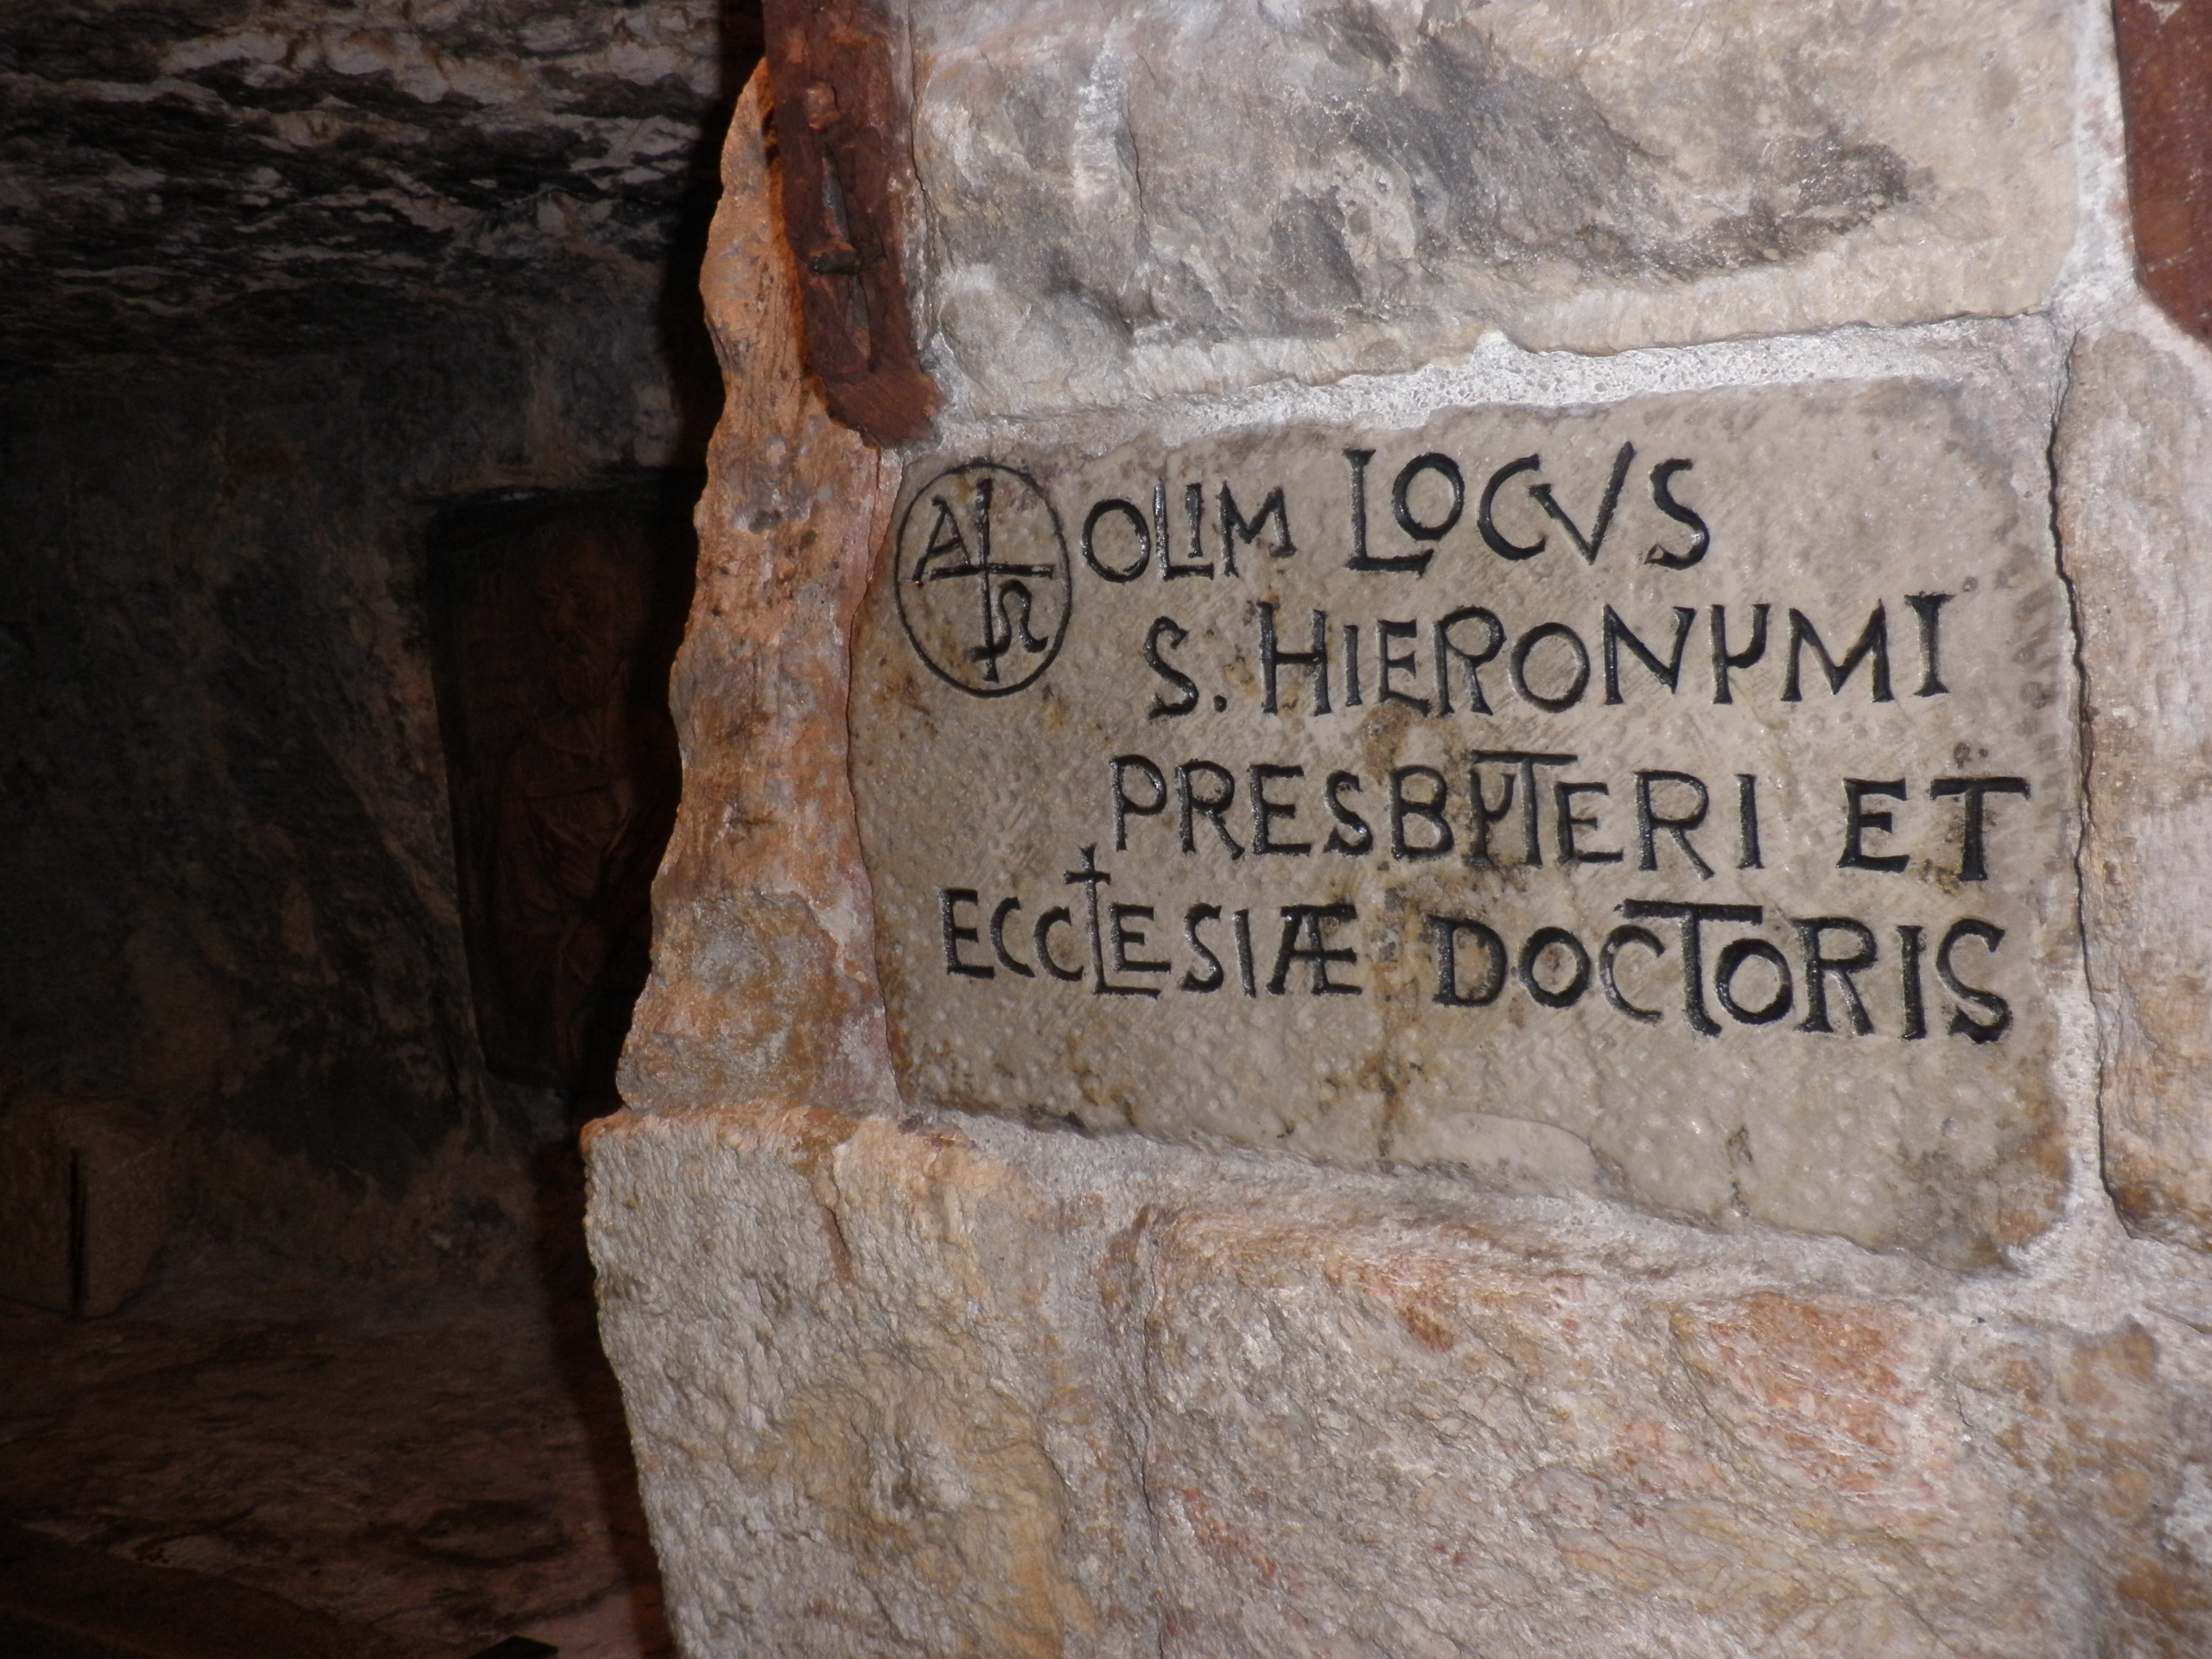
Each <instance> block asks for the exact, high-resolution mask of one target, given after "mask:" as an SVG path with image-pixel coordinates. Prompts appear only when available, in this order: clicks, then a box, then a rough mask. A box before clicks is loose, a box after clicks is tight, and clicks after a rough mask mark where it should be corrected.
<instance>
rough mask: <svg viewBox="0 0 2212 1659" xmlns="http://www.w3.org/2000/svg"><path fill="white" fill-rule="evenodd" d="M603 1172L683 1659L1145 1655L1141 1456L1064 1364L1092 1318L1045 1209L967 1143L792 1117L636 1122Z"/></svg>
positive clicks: (595, 1223) (807, 1115)
mask: <svg viewBox="0 0 2212 1659" xmlns="http://www.w3.org/2000/svg"><path fill="white" fill-rule="evenodd" d="M590 1153H591V1166H592V1181H593V1186H592V1211H591V1240H592V1250H593V1255H594V1260H595V1261H596V1262H597V1263H598V1266H599V1272H600V1281H599V1285H600V1289H599V1295H600V1306H601V1330H602V1332H603V1334H604V1339H605V1341H606V1343H607V1351H608V1352H609V1354H610V1355H612V1356H613V1357H614V1358H615V1361H616V1364H617V1367H618V1370H619V1371H620V1376H621V1377H622V1383H623V1396H624V1401H625V1404H626V1409H627V1411H628V1414H629V1418H630V1423H631V1427H632V1435H633V1437H634V1438H635V1440H636V1442H637V1445H638V1448H639V1469H640V1472H641V1474H642V1477H643V1481H644V1491H645V1501H646V1508H647V1511H648V1514H649V1516H650V1517H651V1520H652V1531H653V1540H654V1547H655V1548H656V1549H657V1551H658V1554H659V1557H660V1561H661V1567H662V1571H663V1573H664V1577H665V1579H666V1580H667V1584H668V1588H669V1593H670V1606H671V1613H672V1617H673V1622H674V1624H675V1627H676V1629H677V1632H678V1635H679V1637H680V1638H681V1639H682V1641H683V1643H684V1647H685V1650H686V1651H687V1652H689V1653H692V1654H696V1655H700V1656H706V1655H729V1656H733V1659H734V1656H737V1655H742V1654H753V1653H774V1654H779V1655H786V1656H793V1659H796V1656H800V1655H819V1656H822V1659H833V1656H834V1659H861V1656H868V1655H877V1654H881V1655H886V1656H888V1655H906V1654H912V1653H930V1654H964V1653H972V1654H992V1655H1001V1654H1003V1655H1032V1654H1033V1655H1039V1656H1043V1655H1047V1654H1051V1655H1059V1654H1071V1653H1101V1654H1103V1653H1114V1654H1122V1653H1135V1652H1137V1651H1139V1650H1141V1648H1142V1646H1143V1644H1142V1643H1135V1642H1133V1640H1132V1639H1131V1637H1132V1632H1133V1631H1134V1630H1139V1629H1141V1628H1142V1627H1143V1626H1144V1625H1145V1624H1146V1622H1147V1611H1146V1607H1145V1600H1146V1597H1145V1593H1144V1579H1145V1577H1146V1576H1147V1574H1146V1573H1145V1569H1146V1567H1147V1566H1148V1546H1147V1539H1146V1537H1145V1535H1144V1530H1143V1525H1142V1506H1141V1502H1140V1501H1139V1495H1138V1490H1137V1484H1136V1481H1135V1464H1134V1456H1135V1449H1134V1447H1133V1446H1132V1445H1131V1444H1130V1442H1129V1441H1128V1439H1127V1436H1126V1433H1125V1425H1124V1424H1123V1423H1122V1421H1121V1420H1120V1418H1119V1417H1118V1416H1117V1415H1116V1414H1115V1413H1114V1412H1113V1411H1111V1410H1110V1409H1109V1408H1108V1406H1107V1405H1106V1403H1105V1402H1104V1400H1103V1396H1102V1395H1101V1394H1100V1392H1099V1390H1100V1387H1101V1385H1102V1383H1104V1382H1105V1381H1106V1379H1105V1378H1104V1377H1103V1376H1102V1375H1101V1374H1100V1373H1099V1372H1098V1371H1097V1370H1096V1368H1095V1366H1092V1367H1086V1366H1085V1365H1084V1363H1082V1357H1080V1356H1071V1354H1070V1353H1069V1352H1068V1351H1067V1350H1068V1348H1069V1344H1070V1334H1071V1333H1070V1332H1067V1331H1066V1330H1065V1329H1063V1328H1062V1326H1063V1324H1064V1322H1065V1319H1067V1318H1068V1314H1067V1313H1066V1312H1065V1309H1066V1307H1067V1306H1068V1305H1070V1304H1071V1303H1073V1304H1075V1305H1076V1306H1077V1308H1078V1318H1080V1317H1081V1316H1082V1315H1083V1314H1087V1315H1088V1316H1089V1317H1090V1319H1092V1320H1093V1321H1094V1322H1095V1319H1096V1300H1095V1295H1094V1296H1091V1297H1090V1298H1088V1299H1086V1298H1085V1295H1084V1293H1085V1287H1084V1285H1083V1284H1082V1283H1081V1282H1080V1281H1076V1282H1069V1281H1066V1279H1065V1274H1066V1273H1067V1271H1068V1270H1069V1268H1070V1265H1071V1258H1070V1257H1069V1256H1068V1255H1067V1253H1066V1252H1065V1250H1063V1249H1060V1248H1059V1247H1058V1243H1056V1241H1057V1239H1058V1236H1059V1234H1060V1233H1061V1232H1062V1230H1063V1229H1064V1222H1063V1220H1062V1218H1060V1217H1058V1216H1056V1215H1055V1214H1054V1213H1053V1211H1054V1208H1055V1206H1054V1205H1052V1203H1051V1202H1050V1201H1049V1200H1048V1198H1046V1195H1045V1194H1044V1193H1043V1192H1040V1191H1039V1189H1038V1188H1037V1187H1036V1186H1035V1185H1034V1184H1033V1183H1031V1182H1029V1181H1027V1180H1026V1179H1023V1178H1022V1177H1021V1176H1020V1174H1019V1173H1017V1172H1015V1171H1013V1170H1011V1169H1009V1168H1007V1166H1005V1165H1003V1164H1002V1163H1000V1162H999V1161H997V1160H993V1159H991V1158H989V1157H988V1156H985V1155H982V1154H979V1153H978V1152H977V1151H976V1148H974V1147H971V1146H969V1144H968V1143H967V1142H966V1141H964V1140H963V1138H962V1137H960V1136H959V1135H957V1134H952V1133H949V1132H946V1131H944V1130H937V1129H929V1128H914V1127H912V1126H908V1127H900V1126H897V1125H894V1124H892V1123H890V1122H886V1121H883V1120H872V1121H856V1120H853V1119H849V1118H842V1117H840V1116H836V1115H835V1114H833V1113H829V1112H826V1111H822V1110H805V1109H786V1110H767V1111H763V1112H760V1113H754V1114H746V1113H721V1114H704V1115H690V1116H681V1117H675V1118H660V1119H649V1118H645V1117H642V1116H628V1115H626V1116H623V1117H620V1118H617V1119H613V1120H606V1121H604V1122H603V1123H602V1124H601V1125H600V1126H594V1134H593V1135H592V1137H591V1141H590ZM678 1263H680V1264H681V1266H680V1268H677V1270H676V1271H674V1272H671V1267H674V1266H676V1264H678ZM1083 1300H1090V1303H1091V1306H1090V1307H1089V1308H1088V1309H1082V1308H1081V1307H1080V1304H1081V1302H1082V1301H1083Z"/></svg>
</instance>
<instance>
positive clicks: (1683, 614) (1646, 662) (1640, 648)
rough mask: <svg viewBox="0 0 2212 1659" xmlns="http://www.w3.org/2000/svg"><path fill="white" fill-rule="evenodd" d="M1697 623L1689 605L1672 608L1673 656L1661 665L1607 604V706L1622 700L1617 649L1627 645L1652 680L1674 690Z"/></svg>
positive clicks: (1618, 652)
mask: <svg viewBox="0 0 2212 1659" xmlns="http://www.w3.org/2000/svg"><path fill="white" fill-rule="evenodd" d="M1696 620H1697V613H1696V612H1695V611H1694V610H1692V609H1691V608H1690V607H1688V606H1687V605H1677V606H1675V650H1674V654H1673V655H1672V656H1670V657H1669V658H1667V660H1666V661H1664V662H1662V661H1660V660H1659V656H1658V653H1657V652H1654V651H1653V650H1652V649H1651V647H1650V646H1649V645H1645V644H1644V643H1643V640H1641V639H1637V637H1636V635H1635V633H1634V632H1631V631H1630V628H1629V626H1628V624H1627V623H1625V622H1624V621H1622V620H1620V618H1619V616H1618V615H1617V614H1615V613H1614V610H1613V607H1611V606H1610V605H1608V606H1606V607H1605V649H1604V652H1603V655H1604V657H1605V701H1606V702H1608V703H1617V702H1620V701H1621V700H1622V699H1621V652H1620V648H1621V647H1622V646H1623V645H1626V646H1627V647H1628V648H1629V653H1630V655H1631V656H1633V657H1634V658H1636V659H1637V661H1638V662H1640V663H1642V664H1643V666H1644V667H1645V668H1646V669H1647V670H1649V672H1650V675H1651V677H1652V678H1653V679H1655V680H1656V681H1658V682H1659V683H1660V684H1662V685H1663V686H1665V687H1666V688H1667V689H1668V690H1669V691H1672V690H1676V689H1677V688H1678V687H1679V686H1680V684H1681V678H1682V652H1683V649H1684V648H1685V647H1686V646H1688V644H1689V642H1690V627H1691V626H1692V625H1693V624H1694V623H1695V622H1696Z"/></svg>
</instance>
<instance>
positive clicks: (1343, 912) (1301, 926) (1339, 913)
mask: <svg viewBox="0 0 2212 1659" xmlns="http://www.w3.org/2000/svg"><path fill="white" fill-rule="evenodd" d="M1358 919H1359V912H1358V911H1357V909H1356V908H1355V907H1353V906H1351V905H1285V906H1283V907H1282V942H1281V944H1279V945H1277V946H1276V948H1275V970H1274V973H1272V974H1270V975H1269V976H1268V993H1269V994H1270V995H1274V996H1281V995H1282V994H1283V988H1284V987H1285V985H1286V984H1287V983H1288V982H1289V979H1290V970H1291V969H1292V968H1294V967H1295V966H1296V965H1297V964H1298V963H1301V962H1302V963H1305V964H1306V972H1307V974H1308V976H1309V977H1308V981H1307V984H1306V990H1307V992H1308V994H1309V995H1313V996H1359V995H1364V988H1363V987H1361V986H1358V985H1353V984H1351V983H1349V982H1345V981H1343V980H1335V979H1332V978H1330V977H1329V968H1330V964H1332V963H1336V964H1338V965H1340V966H1344V967H1353V966H1357V963H1358V962H1359V952H1358V951H1357V950H1355V949H1354V948H1353V947H1351V946H1350V945H1332V944H1330V943H1329V937H1328V930H1329V929H1330V928H1332V927H1335V926H1348V925H1351V923H1353V922H1356V921H1357V920H1358Z"/></svg>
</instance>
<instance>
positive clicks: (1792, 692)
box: [1782, 605, 1894, 702]
mask: <svg viewBox="0 0 2212 1659" xmlns="http://www.w3.org/2000/svg"><path fill="white" fill-rule="evenodd" d="M1807 645H1810V646H1811V647H1812V648H1813V655H1814V657H1815V658H1817V659H1818V660H1819V663H1820V665H1821V673H1822V674H1823V675H1825V676H1826V677H1827V683H1828V691H1829V694H1830V695H1831V696H1842V694H1843V687H1844V683H1845V682H1846V681H1847V680H1848V679H1850V677H1852V676H1853V674H1854V673H1856V672H1857V671H1858V670H1859V664H1861V663H1866V664H1869V666H1868V668H1867V671H1866V677H1867V680H1868V682H1869V683H1871V685H1872V689H1873V693H1874V701H1875V702H1893V701H1894V699H1893V698H1892V697H1891V696H1890V617H1889V613H1888V612H1887V611H1886V610H1885V609H1884V608H1883V607H1881V606H1879V605H1877V606H1876V607H1874V610H1873V613H1872V615H1871V616H1869V617H1868V618H1867V619H1866V626H1865V627H1863V628H1861V629H1860V630H1859V640H1858V643H1857V644H1856V645H1853V646H1852V648H1851V649H1850V650H1849V651H1848V652H1845V653H1844V658H1843V660H1842V661H1841V662H1840V663H1839V662H1837V661H1835V660H1834V658H1831V657H1830V656H1829V655H1828V648H1827V646H1826V645H1822V644H1821V634H1820V630H1819V629H1817V628H1815V626H1813V623H1812V619H1811V618H1810V617H1808V616H1807V615H1806V614H1805V613H1804V612H1802V611H1801V610H1797V609H1796V608H1794V607H1793V608H1792V609H1791V611H1790V613H1789V672H1788V674H1787V675H1786V677H1784V678H1783V685H1782V700H1783V702H1801V701H1802V700H1803V696H1804V693H1803V691H1802V690H1801V686H1800V682H1799V679H1798V673H1797V671H1798V669H1799V667H1800V665H1801V664H1802V661H1803V657H1804V648H1805V647H1806V646H1807Z"/></svg>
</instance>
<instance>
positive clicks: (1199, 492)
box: [1160, 484, 1213, 579]
mask: <svg viewBox="0 0 2212 1659" xmlns="http://www.w3.org/2000/svg"><path fill="white" fill-rule="evenodd" d="M1161 487H1162V488H1163V489H1164V488H1166V486H1165V485H1163V486H1161ZM1205 520H1206V486H1205V485H1203V484H1185V486H1183V535H1184V537H1185V542H1186V543H1187V545H1188V550H1189V551H1188V556H1187V557H1185V559H1184V560H1183V562H1182V563H1177V562H1176V561H1175V560H1174V559H1173V558H1172V557H1170V556H1167V555H1166V552H1165V551H1164V550H1163V552H1162V555H1161V557H1160V575H1162V576H1163V577H1166V578H1169V579H1173V578H1174V577H1176V576H1206V577H1211V575H1213V561H1212V560H1211V559H1209V558H1208V557H1206V548H1205Z"/></svg>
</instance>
